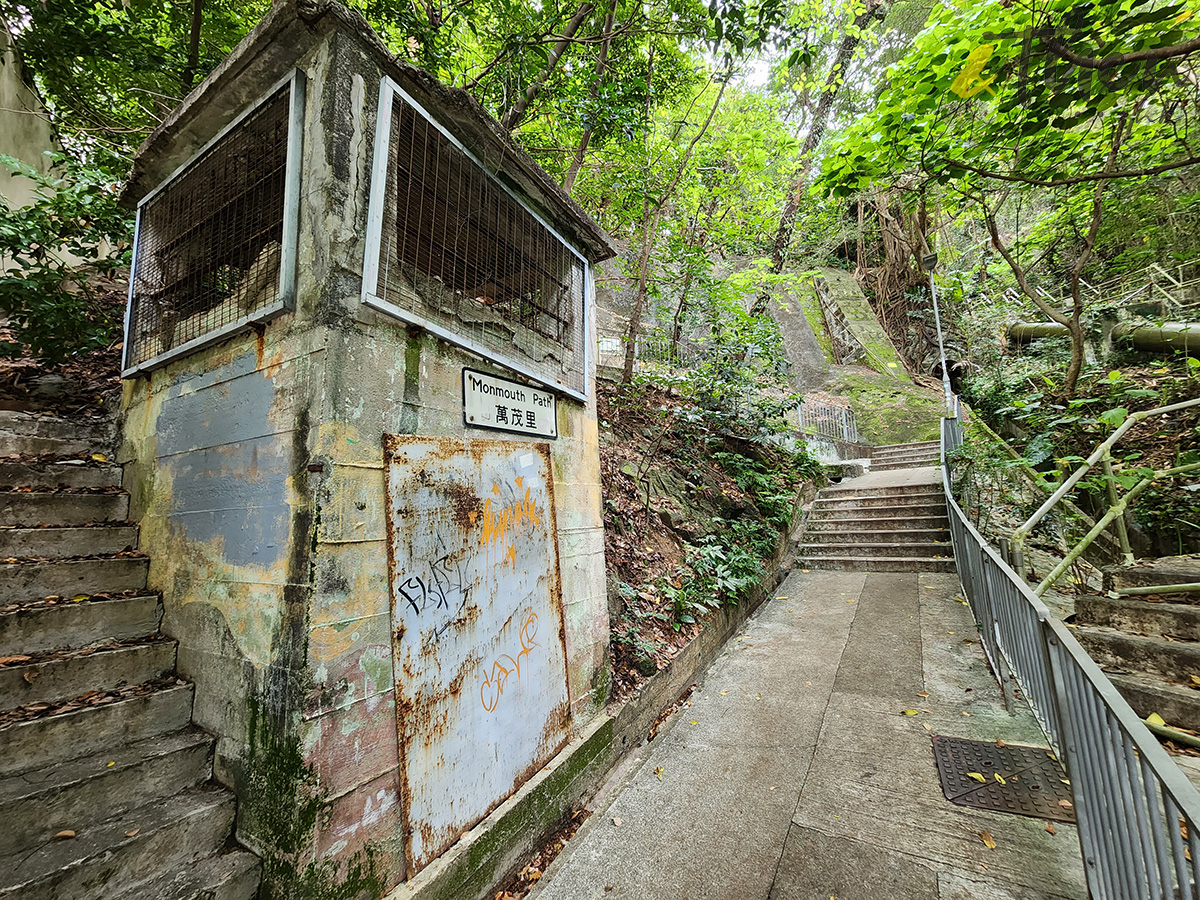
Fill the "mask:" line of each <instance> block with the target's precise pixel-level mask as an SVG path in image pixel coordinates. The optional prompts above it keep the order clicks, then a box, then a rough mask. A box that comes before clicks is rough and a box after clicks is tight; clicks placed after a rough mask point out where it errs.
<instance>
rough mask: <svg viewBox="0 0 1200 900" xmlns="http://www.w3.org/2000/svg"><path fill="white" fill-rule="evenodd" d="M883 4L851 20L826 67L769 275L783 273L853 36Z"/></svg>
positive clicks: (871, 3) (872, 2) (875, 1)
mask: <svg viewBox="0 0 1200 900" xmlns="http://www.w3.org/2000/svg"><path fill="white" fill-rule="evenodd" d="M885 2H890V0H867V5H866V9H864V10H863V12H862V13H861V14H860V15H858V16H857V17H855V19H854V31H851V30H849V29H847V31H846V34H845V35H843V36H842V42H841V44H839V45H838V52H837V56H835V57H834V58H833V65H831V66H830V67H829V74H828V75H826V76H825V87H824V89H823V90H822V91H821V99H820V100H819V101H818V102H817V108H816V110H814V112H813V116H812V124H811V125H810V126H809V129H808V135H807V136H806V137H805V138H804V146H803V147H801V148H800V171H799V172H797V173H796V180H795V181H794V182H793V183H792V189H791V190H790V191H789V192H788V199H787V203H785V204H784V207H783V212H782V213H781V214H780V216H779V228H778V229H777V230H776V232H775V240H774V241H773V242H772V244H771V264H772V265H771V271H773V272H775V273H779V272H782V271H783V264H784V260H785V258H786V256H787V249H788V246H789V245H790V244H791V243H792V234H793V233H794V232H795V230H796V217H797V215H799V213H800V201H801V200H802V199H803V197H804V192H805V190H807V189H808V173H809V170H810V169H811V168H812V155H813V153H814V152H815V151H816V149H817V146H818V145H819V144H820V143H821V138H823V137H824V136H825V126H826V125H827V124H828V123H829V114H830V112H832V110H833V101H834V100H835V99H836V98H837V93H838V88H839V87H840V86H841V85H840V79H841V77H842V73H843V72H844V71H845V70H846V67H847V66H848V65H849V64H850V59H851V58H852V57H853V56H854V50H855V48H857V47H858V44H859V42H860V41H861V40H862V39H861V38H860V37H859V36H858V35H857V33H855V32H857V31H858V30H861V29H862V28H865V27H866V24H867V23H868V22H869V21H870V20H871V17H872V16H873V15H875V11H876V10H877V9H879V8H880V7H881V6H883V4H884V3H885Z"/></svg>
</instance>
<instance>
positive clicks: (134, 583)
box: [0, 556, 150, 603]
mask: <svg viewBox="0 0 1200 900" xmlns="http://www.w3.org/2000/svg"><path fill="white" fill-rule="evenodd" d="M149 568H150V560H149V559H148V558H146V557H144V556H108V557H100V558H98V559H65V560H50V561H46V562H21V563H5V564H2V565H0V603H13V602H20V601H22V600H32V599H35V598H38V597H52V596H59V597H72V596H76V595H78V594H92V593H96V594H118V593H120V592H122V591H140V590H143V589H145V587H146V573H147V572H148V571H149Z"/></svg>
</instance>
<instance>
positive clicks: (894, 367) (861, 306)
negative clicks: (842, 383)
mask: <svg viewBox="0 0 1200 900" xmlns="http://www.w3.org/2000/svg"><path fill="white" fill-rule="evenodd" d="M820 277H821V278H822V279H823V280H824V284H825V287H826V289H827V290H828V293H829V299H830V300H832V301H833V302H834V303H835V304H836V305H837V308H838V309H839V310H841V312H842V315H843V316H844V317H845V322H846V326H847V327H848V328H849V330H850V333H851V334H852V335H853V338H854V340H855V342H857V343H858V344H859V345H860V346H861V347H862V348H863V351H864V353H865V354H866V356H865V358H864V359H862V360H861V364H862V365H865V366H868V367H869V368H872V369H875V370H876V371H877V372H879V373H881V374H883V375H890V376H891V377H892V378H895V379H896V380H897V381H902V382H905V383H910V382H911V379H910V378H909V377H908V370H907V369H905V368H904V364H903V363H902V362H901V361H900V356H899V355H898V354H897V353H896V348H895V347H893V346H892V342H891V340H890V339H889V338H888V336H887V333H886V332H884V330H883V326H882V325H880V324H879V319H878V318H877V317H876V316H875V310H873V309H872V308H871V303H870V301H869V300H867V298H866V296H865V295H864V294H863V292H862V288H860V287H859V286H858V282H857V281H855V280H854V275H853V274H852V273H850V272H847V271H845V270H843V269H821V270H820Z"/></svg>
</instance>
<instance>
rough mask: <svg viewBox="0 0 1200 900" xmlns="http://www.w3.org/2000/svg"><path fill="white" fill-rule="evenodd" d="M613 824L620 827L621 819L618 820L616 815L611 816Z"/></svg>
mask: <svg viewBox="0 0 1200 900" xmlns="http://www.w3.org/2000/svg"><path fill="white" fill-rule="evenodd" d="M613 824H614V825H616V826H617V827H618V828H620V827H621V820H620V819H618V818H617V817H616V816H613Z"/></svg>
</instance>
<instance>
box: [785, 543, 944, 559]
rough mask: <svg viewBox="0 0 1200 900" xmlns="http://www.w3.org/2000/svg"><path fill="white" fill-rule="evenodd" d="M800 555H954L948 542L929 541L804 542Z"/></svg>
mask: <svg viewBox="0 0 1200 900" xmlns="http://www.w3.org/2000/svg"><path fill="white" fill-rule="evenodd" d="M800 555H801V556H804V557H806V558H811V557H813V556H873V557H879V556H900V557H903V556H908V557H934V556H945V557H947V558H949V557H952V556H953V555H954V547H953V546H952V545H951V544H950V543H949V542H948V541H947V542H945V543H941V544H939V543H934V542H929V541H923V542H916V541H914V542H912V543H887V544H872V543H866V542H853V541H806V542H805V543H804V544H802V545H801V547H800Z"/></svg>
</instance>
